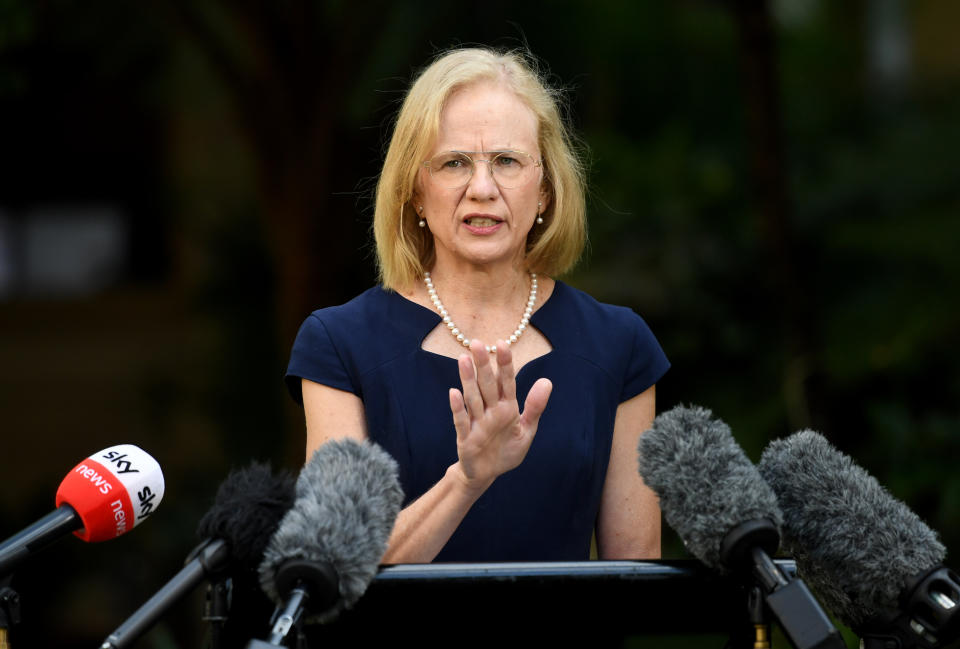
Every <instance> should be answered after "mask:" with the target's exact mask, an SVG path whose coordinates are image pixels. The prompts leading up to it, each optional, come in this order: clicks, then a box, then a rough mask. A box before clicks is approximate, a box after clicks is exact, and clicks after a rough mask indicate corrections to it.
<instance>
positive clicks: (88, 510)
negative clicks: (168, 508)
mask: <svg viewBox="0 0 960 649" xmlns="http://www.w3.org/2000/svg"><path fill="white" fill-rule="evenodd" d="M163 488H164V483H163V472H162V471H161V470H160V465H159V464H158V463H157V461H156V460H155V459H153V458H152V457H151V456H150V455H149V454H148V453H146V452H145V451H144V450H143V449H141V448H139V447H137V446H134V445H133V444H119V445H117V446H111V447H110V448H105V449H103V450H102V451H100V452H99V453H94V454H93V455H91V456H90V457H88V458H87V459H86V460H84V461H83V462H81V463H80V464H78V465H77V466H75V467H73V469H71V470H70V472H69V473H68V474H67V475H66V476H65V477H64V479H63V481H62V482H61V483H60V487H59V488H58V489H57V496H56V501H55V502H56V507H57V509H55V510H54V511H52V512H50V513H49V514H47V515H46V516H44V517H43V518H42V519H40V520H39V521H37V522H36V523H34V524H33V525H31V526H30V527H28V528H26V529H25V530H23V531H21V532H19V533H18V534H16V535H14V536H12V537H10V538H9V539H7V540H6V541H4V542H3V543H0V578H2V577H5V576H7V575H9V574H10V573H12V572H13V570H14V569H15V568H16V567H17V565H18V564H19V563H20V562H22V561H24V560H25V559H27V558H28V557H30V556H31V555H33V554H34V553H35V552H38V551H39V550H41V549H43V548H45V547H46V546H48V545H50V544H51V543H53V542H54V541H56V540H57V539H59V538H61V537H63V536H66V535H68V534H70V533H71V532H73V533H74V535H75V536H77V537H78V538H80V539H83V540H84V541H87V542H91V543H92V542H98V541H106V540H109V539H113V538H116V537H118V536H120V535H121V534H125V533H127V532H129V531H130V530H132V529H133V528H134V527H136V526H137V525H139V524H140V523H142V522H143V521H144V520H146V519H147V518H148V517H149V516H150V515H151V514H152V513H153V512H154V510H156V508H157V506H158V505H159V504H160V501H161V500H162V499H163Z"/></svg>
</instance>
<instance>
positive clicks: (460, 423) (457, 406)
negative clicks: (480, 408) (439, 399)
mask: <svg viewBox="0 0 960 649" xmlns="http://www.w3.org/2000/svg"><path fill="white" fill-rule="evenodd" d="M450 412H451V413H452V414H453V427H454V428H456V429H457V442H462V441H463V440H464V439H466V437H467V433H469V432H470V414H469V413H468V412H467V406H466V404H464V402H463V395H462V394H460V390H458V389H456V388H450Z"/></svg>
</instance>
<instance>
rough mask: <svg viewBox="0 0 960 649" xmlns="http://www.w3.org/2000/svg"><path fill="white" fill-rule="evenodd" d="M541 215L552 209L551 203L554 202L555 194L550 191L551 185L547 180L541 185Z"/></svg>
mask: <svg viewBox="0 0 960 649" xmlns="http://www.w3.org/2000/svg"><path fill="white" fill-rule="evenodd" d="M539 200H540V213H541V214H543V213H544V212H546V211H547V209H548V208H549V207H550V201H552V200H553V192H551V191H550V183H548V182H547V181H546V180H544V181H543V182H541V183H540V196H539Z"/></svg>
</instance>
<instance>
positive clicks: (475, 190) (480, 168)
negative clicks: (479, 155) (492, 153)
mask: <svg viewBox="0 0 960 649" xmlns="http://www.w3.org/2000/svg"><path fill="white" fill-rule="evenodd" d="M499 191H500V187H499V185H497V181H496V179H495V178H494V177H493V167H492V166H490V161H489V160H474V162H473V176H471V178H470V183H469V184H468V185H467V192H468V194H470V195H472V196H475V197H484V198H486V197H489V196H496V194H497V192H499Z"/></svg>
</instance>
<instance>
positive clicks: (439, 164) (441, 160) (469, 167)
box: [430, 151, 473, 187]
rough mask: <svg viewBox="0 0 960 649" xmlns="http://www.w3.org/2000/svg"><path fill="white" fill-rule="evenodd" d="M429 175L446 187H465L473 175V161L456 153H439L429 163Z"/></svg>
mask: <svg viewBox="0 0 960 649" xmlns="http://www.w3.org/2000/svg"><path fill="white" fill-rule="evenodd" d="M430 175H431V176H433V178H434V179H436V180H437V182H439V183H441V184H442V185H444V186H446V187H460V186H461V185H466V184H467V183H468V182H469V181H470V176H472V175H473V160H471V159H470V156H468V155H465V154H463V153H457V152H456V151H448V152H446V153H441V154H439V155H437V156H435V157H434V158H433V159H432V160H431V161H430Z"/></svg>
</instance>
